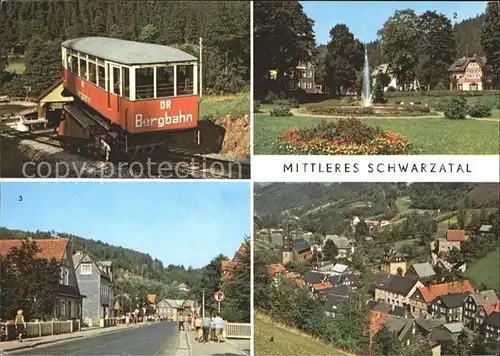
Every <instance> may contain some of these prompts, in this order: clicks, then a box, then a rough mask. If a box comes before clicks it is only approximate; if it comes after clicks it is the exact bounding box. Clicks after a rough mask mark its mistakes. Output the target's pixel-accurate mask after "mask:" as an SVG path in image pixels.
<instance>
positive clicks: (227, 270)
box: [221, 242, 249, 281]
mask: <svg viewBox="0 0 500 356" xmlns="http://www.w3.org/2000/svg"><path fill="white" fill-rule="evenodd" d="M248 248H249V246H248V243H247V242H243V243H242V244H241V245H240V248H239V249H238V251H236V253H235V254H234V257H233V259H232V260H230V261H228V260H223V261H221V271H222V274H221V280H223V281H229V280H231V279H232V278H233V276H234V271H235V270H236V269H237V268H238V265H239V264H240V260H241V258H242V257H243V256H244V255H245V253H247V251H248Z"/></svg>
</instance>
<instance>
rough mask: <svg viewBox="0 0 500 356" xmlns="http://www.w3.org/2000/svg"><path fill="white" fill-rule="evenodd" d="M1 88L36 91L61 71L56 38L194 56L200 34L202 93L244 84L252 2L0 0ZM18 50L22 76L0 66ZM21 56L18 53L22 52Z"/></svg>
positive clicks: (15, 92)
mask: <svg viewBox="0 0 500 356" xmlns="http://www.w3.org/2000/svg"><path fill="white" fill-rule="evenodd" d="M0 4H1V5H0V33H1V34H2V35H1V36H0V89H2V85H3V91H6V92H9V93H10V94H11V95H24V94H25V89H24V87H25V86H31V88H32V91H31V93H30V94H31V95H33V96H36V95H37V94H39V93H40V92H41V91H43V90H45V89H47V87H49V86H50V85H51V84H53V82H54V81H55V80H57V79H58V78H59V77H60V75H61V74H60V68H61V65H60V57H61V56H60V43H61V42H62V41H64V40H66V39H70V38H77V37H82V36H107V37H114V38H119V39H126V40H138V41H143V42H151V43H157V44H162V45H170V46H176V47H178V48H180V49H182V50H185V51H187V52H190V53H191V54H193V55H195V56H196V57H198V49H199V47H198V43H199V37H202V38H203V68H204V69H203V75H204V78H203V83H204V92H205V93H207V94H211V93H227V92H238V91H241V90H243V89H244V88H246V87H248V86H249V78H250V4H249V2H247V1H210V2H208V1H207V2H205V1H126V2H123V1H119V0H109V1H86V0H75V1H69V2H62V1H16V0H7V1H2V2H0ZM16 56H24V61H25V64H26V70H25V72H24V74H23V75H12V74H8V73H5V72H4V69H5V66H6V65H7V62H8V61H12V60H16V59H17V60H18V59H19V57H16ZM21 58H22V57H21Z"/></svg>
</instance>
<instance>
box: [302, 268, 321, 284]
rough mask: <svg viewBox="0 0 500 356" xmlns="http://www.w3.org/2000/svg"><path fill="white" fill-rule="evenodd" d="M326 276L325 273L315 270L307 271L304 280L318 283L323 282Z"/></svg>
mask: <svg viewBox="0 0 500 356" xmlns="http://www.w3.org/2000/svg"><path fill="white" fill-rule="evenodd" d="M324 277H325V275H324V274H322V273H318V272H314V271H308V272H306V274H305V276H304V282H306V283H309V284H316V283H321V281H322V280H323V278H324Z"/></svg>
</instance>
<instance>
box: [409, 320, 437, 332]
mask: <svg viewBox="0 0 500 356" xmlns="http://www.w3.org/2000/svg"><path fill="white" fill-rule="evenodd" d="M415 322H416V323H417V325H419V326H420V327H421V328H422V329H424V330H426V331H427V332H431V330H432V329H434V328H436V327H438V326H441V325H443V324H444V321H443V320H441V319H435V318H428V319H426V318H417V319H415Z"/></svg>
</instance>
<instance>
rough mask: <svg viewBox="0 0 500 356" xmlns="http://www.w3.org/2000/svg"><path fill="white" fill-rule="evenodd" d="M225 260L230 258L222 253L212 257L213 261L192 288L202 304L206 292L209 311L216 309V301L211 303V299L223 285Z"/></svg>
mask: <svg viewBox="0 0 500 356" xmlns="http://www.w3.org/2000/svg"><path fill="white" fill-rule="evenodd" d="M224 260H228V258H227V257H226V256H224V255H222V254H220V255H219V256H217V257H215V258H214V259H212V261H210V263H209V264H208V265H207V266H205V268H204V269H203V272H202V274H201V277H200V279H199V281H198V283H197V284H196V285H195V286H194V288H193V289H192V292H193V294H194V295H195V296H196V298H197V300H198V301H199V302H200V305H201V301H202V293H205V304H206V307H207V308H208V309H209V311H213V310H215V305H214V303H213V302H212V303H209V301H210V300H211V299H210V298H211V297H212V295H213V294H214V293H215V292H216V291H218V290H219V289H220V287H221V280H220V278H221V276H222V261H224ZM208 303H209V304H208Z"/></svg>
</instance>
